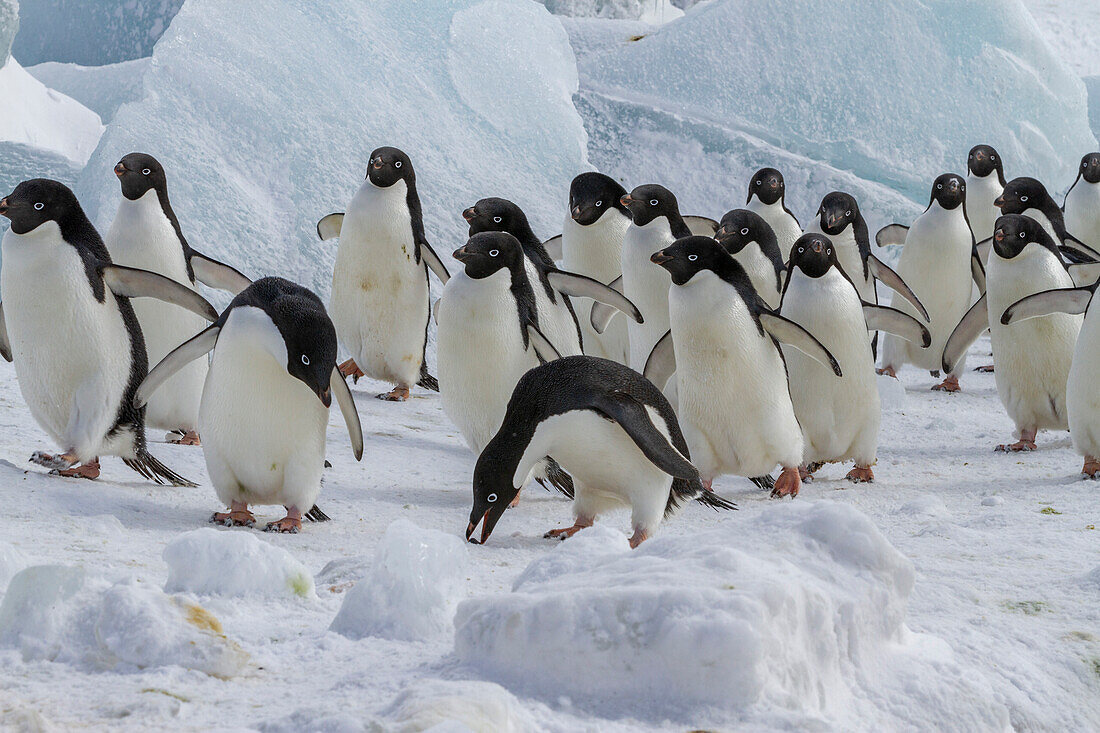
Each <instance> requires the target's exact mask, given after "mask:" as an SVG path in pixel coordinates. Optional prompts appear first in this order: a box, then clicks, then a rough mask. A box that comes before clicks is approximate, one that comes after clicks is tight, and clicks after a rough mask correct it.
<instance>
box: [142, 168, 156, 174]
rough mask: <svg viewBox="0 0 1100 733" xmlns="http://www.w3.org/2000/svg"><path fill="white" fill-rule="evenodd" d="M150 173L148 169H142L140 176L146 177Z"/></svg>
mask: <svg viewBox="0 0 1100 733" xmlns="http://www.w3.org/2000/svg"><path fill="white" fill-rule="evenodd" d="M152 172H153V171H151V170H149V169H148V168H142V169H141V175H143V176H147V175H149V174H150V173H152Z"/></svg>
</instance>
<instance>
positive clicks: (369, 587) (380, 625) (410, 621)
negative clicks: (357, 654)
mask: <svg viewBox="0 0 1100 733" xmlns="http://www.w3.org/2000/svg"><path fill="white" fill-rule="evenodd" d="M466 562H467V558H466V544H465V543H464V542H463V541H462V540H461V539H460V538H459V537H457V536H455V535H450V534H446V533H444V532H438V531H436V530H428V529H421V528H420V527H418V526H416V525H415V524H413V523H412V522H410V521H408V520H405V519H399V520H397V521H396V522H394V523H392V524H391V525H390V526H389V527H387V528H386V534H385V536H384V537H383V538H382V541H381V542H380V543H379V545H378V548H377V549H376V550H375V553H374V563H373V565H372V567H371V570H370V573H369V574H368V575H367V576H366V577H365V578H363V580H361V581H359V582H358V583H356V584H355V586H354V587H353V588H352V589H351V590H349V591H348V592H347V594H346V595H345V596H344V603H343V605H341V606H340V611H339V613H337V614H336V618H335V619H333V621H332V626H331V629H332V630H333V631H335V632H336V633H338V634H342V635H344V636H347V637H350V638H352V639H362V638H364V637H366V636H380V637H384V638H387V639H419V638H422V637H424V636H427V635H430V634H438V633H441V632H444V631H447V630H448V629H450V628H451V619H452V618H453V617H454V610H455V606H457V605H458V601H459V600H460V598H462V597H463V596H464V595H465V582H466Z"/></svg>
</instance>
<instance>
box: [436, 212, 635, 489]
mask: <svg viewBox="0 0 1100 733" xmlns="http://www.w3.org/2000/svg"><path fill="white" fill-rule="evenodd" d="M454 258H455V259H456V260H458V261H459V262H461V263H462V270H460V271H459V272H457V273H455V275H454V277H452V278H451V279H450V280H449V281H448V282H447V285H446V287H444V288H443V295H442V296H440V298H439V301H437V302H436V305H435V309H436V310H435V312H436V322H437V324H438V330H437V333H436V342H437V354H438V359H439V391H440V396H441V399H442V402H443V409H444V411H445V412H446V413H447V416H448V417H450V418H451V421H452V422H454V424H455V425H456V426H458V429H459V430H460V431H461V432H462V436H463V437H464V438H465V439H466V444H467V445H469V446H470V449H471V450H472V451H474V452H475V453H481V451H482V450H483V449H484V448H485V446H486V444H488V442H489V440H490V439H491V438H492V437H493V435H494V434H495V433H496V432H497V430H498V429H499V428H500V425H501V422H502V421H503V420H504V413H505V410H506V408H507V406H508V398H509V397H510V396H511V394H512V389H513V388H514V387H515V385H516V382H518V381H519V378H520V377H522V376H523V374H524V373H525V372H527V371H528V370H529V369H531V368H533V367H535V366H538V364H539V363H540V362H546V361H551V360H553V359H556V358H557V357H558V356H559V353H558V351H557V350H556V349H555V348H554V345H552V344H551V343H550V341H549V340H548V339H547V337H546V336H545V335H543V333H542V331H541V324H542V323H543V322H545V315H546V314H545V313H544V312H543V311H541V310H540V309H539V303H538V300H537V299H536V297H535V291H536V289H537V288H538V287H541V285H540V283H539V282H538V281H536V282H532V281H531V280H530V279H529V278H528V275H527V266H526V256H525V255H524V252H523V248H522V245H520V243H519V240H517V239H516V238H515V237H514V236H512V235H511V234H508V233H507V232H482V233H480V234H475V235H474V236H473V237H471V238H470V240H469V241H468V242H467V243H466V244H465V245H463V246H462V247H459V248H458V249H457V250H455V252H454ZM544 274H545V276H546V278H547V281H548V282H549V283H551V285H552V286H553V287H554V288H555V289H557V290H558V291H559V292H567V293H573V294H578V295H579V294H585V295H587V296H588V297H596V298H600V299H602V300H607V301H609V302H611V303H612V304H613V305H614V306H616V307H618V308H623V309H625V310H626V311H627V312H628V314H629V315H630V317H631V318H640V317H641V316H640V315H639V314H638V312H637V309H636V308H634V306H633V304H631V303H630V302H629V301H628V300H627V299H626V298H625V297H623V296H622V295H621V294H620V293H618V292H616V291H614V290H611V289H610V288H608V287H606V286H604V285H601V284H600V283H598V282H596V281H595V280H591V279H589V278H586V277H584V276H582V275H576V274H574V273H568V272H563V271H561V270H558V269H557V268H550V269H547V270H545V271H544ZM536 469H537V470H536V473H535V478H537V479H539V481H540V482H541V481H545V480H549V481H550V482H551V483H553V484H554V485H555V486H556V487H557V488H559V489H560V490H562V491H563V492H564V493H571V492H572V484H571V482H570V481H569V480H568V476H565V475H563V474H562V472H561V470H560V469H559V468H557V465H556V464H555V463H553V461H552V460H548V461H547V462H546V463H544V464H540V465H538V466H537V467H536Z"/></svg>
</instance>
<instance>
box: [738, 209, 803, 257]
mask: <svg viewBox="0 0 1100 733" xmlns="http://www.w3.org/2000/svg"><path fill="white" fill-rule="evenodd" d="M745 208H747V209H748V210H749V211H753V212H755V213H757V214H759V215H760V218H761V219H763V220H764V221H766V222H767V223H768V226H770V227H771V228H772V231H773V232H775V239H776V244H778V245H779V254H780V255H781V256H782V257H783V261H784V262H786V261H787V260H789V259H790V257H791V247H792V246H794V243H795V241H796V240H797V239H798V238H799V237H801V236H802V228H801V227H800V226H798V222H797V221H795V219H794V217H793V216H791V215H790V214H788V213H787V211H786V210H785V209H784V208H783V203H782V202H781V201H776V202H775V203H774V204H770V205H769V204H765V203H763V202H762V201H761V200H760V199H758V198H756V197H755V196H753V198H752V201H750V202H749V203H748V204H747V205H746V206H745Z"/></svg>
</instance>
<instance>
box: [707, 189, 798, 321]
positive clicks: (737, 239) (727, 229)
mask: <svg viewBox="0 0 1100 733" xmlns="http://www.w3.org/2000/svg"><path fill="white" fill-rule="evenodd" d="M714 238H715V239H716V240H718V244H720V245H722V247H723V248H725V250H726V251H727V252H729V253H730V254H731V255H732V256H733V259H735V260H737V262H738V263H740V265H741V267H743V268H745V273H746V274H747V275H748V276H749V280H751V281H752V286H753V287H754V288H755V289H756V292H757V293H759V294H760V297H761V298H763V299H764V302H765V303H767V304H768V307H769V308H778V307H779V298H780V294H781V293H782V291H783V272H784V266H783V257H784V255H783V254H782V253H781V252H780V250H779V245H778V244H777V243H776V238H775V232H774V231H772V228H771V226H769V225H768V222H766V221H765V220H764V219H763V218H762V217H761V216H760V215H759V214H755V213H753V212H752V211H749V210H748V209H734V210H733V211H729V212H726V215H725V216H723V217H722V221H721V222H719V224H718V231H717V232H716V233H715V235H714ZM795 239H797V237H796V238H795ZM792 244H793V242H792ZM790 251H791V250H790V248H789V247H788V248H787V250H786V252H787V255H790Z"/></svg>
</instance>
